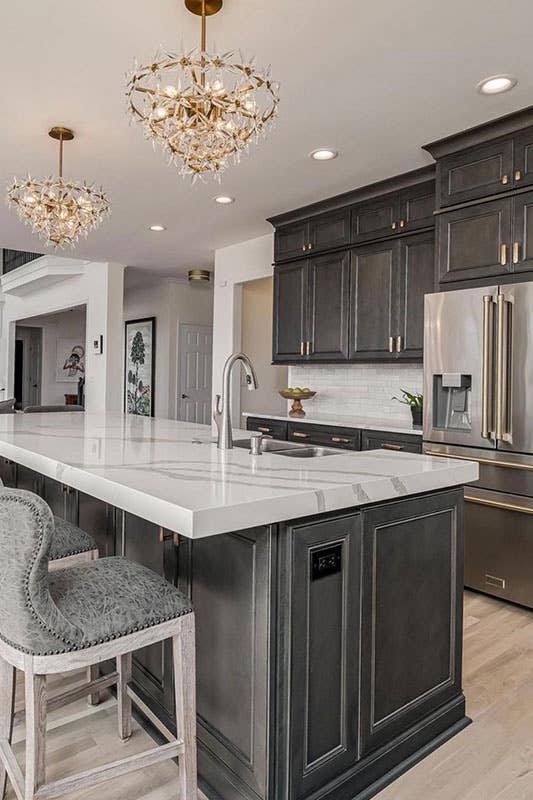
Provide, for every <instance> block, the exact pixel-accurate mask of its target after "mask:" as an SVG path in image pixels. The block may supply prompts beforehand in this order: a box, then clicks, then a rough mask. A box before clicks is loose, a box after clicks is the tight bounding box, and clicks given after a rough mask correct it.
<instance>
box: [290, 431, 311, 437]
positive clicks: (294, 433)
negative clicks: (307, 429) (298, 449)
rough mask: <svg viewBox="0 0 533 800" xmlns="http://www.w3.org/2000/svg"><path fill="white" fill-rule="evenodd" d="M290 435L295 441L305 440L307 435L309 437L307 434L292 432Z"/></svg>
mask: <svg viewBox="0 0 533 800" xmlns="http://www.w3.org/2000/svg"><path fill="white" fill-rule="evenodd" d="M292 435H293V437H294V438H295V439H307V437H308V435H309V434H307V433H300V431H294V432H293V434H292Z"/></svg>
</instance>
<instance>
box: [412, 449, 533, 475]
mask: <svg viewBox="0 0 533 800" xmlns="http://www.w3.org/2000/svg"><path fill="white" fill-rule="evenodd" d="M424 455H425V456H438V458H456V459H458V461H476V462H477V463H478V464H485V465H487V466H489V467H504V468H505V469H525V470H529V471H531V470H533V464H519V463H518V462H515V461H493V460H492V459H491V458H479V457H478V456H459V455H457V454H456V453H441V452H440V451H438V450H425V451H424Z"/></svg>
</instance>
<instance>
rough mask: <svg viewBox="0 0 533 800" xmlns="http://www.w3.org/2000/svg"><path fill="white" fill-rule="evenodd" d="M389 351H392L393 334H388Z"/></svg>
mask: <svg viewBox="0 0 533 800" xmlns="http://www.w3.org/2000/svg"><path fill="white" fill-rule="evenodd" d="M389 353H394V336H389Z"/></svg>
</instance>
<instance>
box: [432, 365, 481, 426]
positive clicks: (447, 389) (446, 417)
mask: <svg viewBox="0 0 533 800" xmlns="http://www.w3.org/2000/svg"><path fill="white" fill-rule="evenodd" d="M471 398H472V376H471V375H462V374H461V373H459V372H445V373H443V374H442V375H433V426H434V427H435V428H441V429H443V430H457V431H470V430H472V414H471Z"/></svg>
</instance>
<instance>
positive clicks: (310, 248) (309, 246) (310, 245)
mask: <svg viewBox="0 0 533 800" xmlns="http://www.w3.org/2000/svg"><path fill="white" fill-rule="evenodd" d="M312 248H313V245H312V244H311V242H309V244H308V245H307V249H308V250H312Z"/></svg>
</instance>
